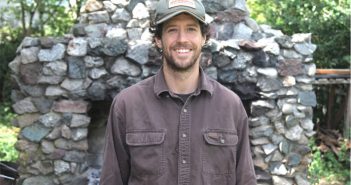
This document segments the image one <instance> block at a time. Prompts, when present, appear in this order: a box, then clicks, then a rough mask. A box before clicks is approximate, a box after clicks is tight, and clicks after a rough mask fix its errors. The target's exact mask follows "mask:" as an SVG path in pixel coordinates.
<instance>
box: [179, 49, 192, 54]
mask: <svg viewBox="0 0 351 185" xmlns="http://www.w3.org/2000/svg"><path fill="white" fill-rule="evenodd" d="M177 52H178V53H187V52H190V49H177Z"/></svg>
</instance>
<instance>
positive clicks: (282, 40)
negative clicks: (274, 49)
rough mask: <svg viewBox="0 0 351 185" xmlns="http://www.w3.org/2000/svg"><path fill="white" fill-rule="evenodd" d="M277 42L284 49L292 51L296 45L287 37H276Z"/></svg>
mask: <svg viewBox="0 0 351 185" xmlns="http://www.w3.org/2000/svg"><path fill="white" fill-rule="evenodd" d="M275 41H276V42H277V43H278V44H279V45H280V46H281V47H283V48H287V49H290V48H292V47H293V46H294V43H293V42H292V41H291V37H289V36H287V35H283V36H280V37H276V38H275Z"/></svg>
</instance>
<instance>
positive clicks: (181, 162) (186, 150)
mask: <svg viewBox="0 0 351 185" xmlns="http://www.w3.org/2000/svg"><path fill="white" fill-rule="evenodd" d="M188 103H189V101H187V102H186V103H185V104H184V106H183V108H182V111H181V112H180V123H179V138H178V139H179V142H178V144H179V146H178V147H179V156H178V184H179V185H190V120H191V111H190V108H189V107H190V105H188Z"/></svg>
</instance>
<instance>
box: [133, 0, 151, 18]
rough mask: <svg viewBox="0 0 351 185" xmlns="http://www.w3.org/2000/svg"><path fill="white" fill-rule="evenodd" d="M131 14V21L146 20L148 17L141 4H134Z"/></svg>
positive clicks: (147, 12)
mask: <svg viewBox="0 0 351 185" xmlns="http://www.w3.org/2000/svg"><path fill="white" fill-rule="evenodd" d="M132 14H133V19H148V18H149V17H150V14H149V11H148V10H147V9H146V7H145V5H144V4H143V3H138V4H136V6H135V7H134V9H133V11H132Z"/></svg>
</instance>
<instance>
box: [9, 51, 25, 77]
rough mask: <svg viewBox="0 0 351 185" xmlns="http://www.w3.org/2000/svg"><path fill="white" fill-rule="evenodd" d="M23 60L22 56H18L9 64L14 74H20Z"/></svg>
mask: <svg viewBox="0 0 351 185" xmlns="http://www.w3.org/2000/svg"><path fill="white" fill-rule="evenodd" d="M21 60H22V57H21V55H17V56H16V57H15V59H13V60H12V61H11V62H10V63H9V65H8V67H9V68H10V69H11V71H12V72H13V73H14V74H18V73H19V70H20V64H21Z"/></svg>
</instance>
